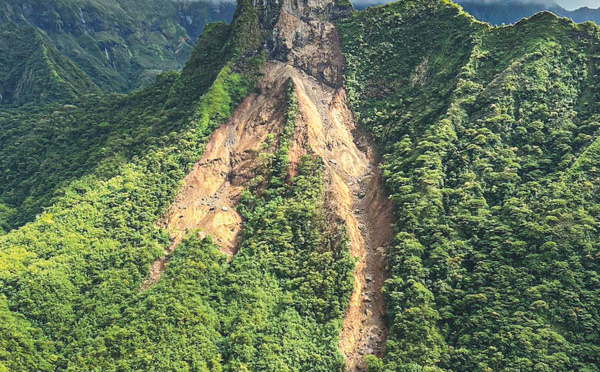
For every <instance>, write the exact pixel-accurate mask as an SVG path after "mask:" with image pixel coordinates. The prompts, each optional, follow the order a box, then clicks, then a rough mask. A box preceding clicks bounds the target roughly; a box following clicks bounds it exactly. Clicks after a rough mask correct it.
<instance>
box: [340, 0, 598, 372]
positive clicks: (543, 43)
mask: <svg viewBox="0 0 600 372" xmlns="http://www.w3.org/2000/svg"><path fill="white" fill-rule="evenodd" d="M339 27H340V31H341V36H342V41H343V45H344V50H345V54H346V58H347V71H346V74H347V84H348V89H349V92H350V98H351V100H352V103H353V107H354V109H355V112H356V115H357V118H358V120H359V124H360V125H361V126H362V127H363V128H365V129H366V130H368V131H369V132H371V133H372V134H373V136H374V137H375V138H376V140H377V142H378V144H379V146H380V149H381V151H382V152H383V153H384V154H385V165H384V169H385V173H384V174H385V177H386V179H387V185H388V187H389V188H390V190H391V192H392V199H393V200H394V201H395V203H396V205H397V213H398V220H397V226H396V228H397V234H398V235H397V238H396V242H395V244H394V246H393V247H391V249H390V252H389V267H390V275H391V278H390V279H389V280H388V282H387V284H386V287H385V291H386V296H387V308H388V320H389V324H390V327H391V328H390V339H389V340H388V344H387V350H386V356H385V357H384V358H383V360H381V361H378V360H375V359H373V360H372V361H371V364H372V369H373V370H375V371H420V370H431V371H434V370H445V371H534V370H535V371H598V370H599V369H598V368H599V367H598V366H599V365H600V360H599V359H598V356H599V355H600V352H599V351H600V335H599V334H598V329H600V323H599V320H598V319H600V317H599V316H600V302H599V300H598V299H599V298H600V297H599V295H600V244H599V240H598V236H599V235H598V234H599V231H598V228H599V222H600V220H599V217H600V216H599V215H598V213H599V212H600V208H599V207H598V205H599V204H598V202H599V201H600V200H598V185H599V184H598V170H597V164H598V162H599V161H600V159H599V158H598V157H597V155H598V154H599V152H598V151H597V148H598V143H600V142H598V141H600V140H599V139H598V137H599V134H600V133H599V131H598V129H599V127H600V124H599V123H598V121H597V115H598V109H599V107H600V106H599V103H598V102H599V101H598V98H597V94H596V92H597V90H598V86H597V84H598V65H597V57H598V55H597V45H598V44H599V42H600V40H599V31H600V29H599V28H598V27H597V26H595V25H592V24H591V23H588V24H582V25H575V24H573V23H571V22H570V21H567V20H565V19H558V18H556V17H555V16H554V15H551V14H550V13H541V14H538V15H536V16H534V17H532V18H531V19H529V20H526V21H523V22H520V23H518V24H517V25H515V26H511V27H503V28H497V27H489V26H486V25H484V24H480V23H477V22H476V21H474V20H473V19H472V18H471V17H470V16H469V15H467V14H466V13H463V12H462V11H461V10H460V8H459V7H458V6H456V5H453V4H452V3H450V2H447V1H416V0H415V1H403V2H398V3H395V4H391V5H388V6H384V7H377V8H372V9H369V10H367V11H365V12H362V13H360V14H355V15H354V16H353V17H352V19H349V20H347V21H344V22H341V23H340V24H339Z"/></svg>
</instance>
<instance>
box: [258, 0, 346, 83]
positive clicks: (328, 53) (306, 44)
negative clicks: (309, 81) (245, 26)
mask: <svg viewBox="0 0 600 372" xmlns="http://www.w3.org/2000/svg"><path fill="white" fill-rule="evenodd" d="M253 6H255V7H257V8H258V9H259V22H260V26H261V28H262V29H263V30H264V31H266V33H267V35H268V36H267V40H266V41H265V46H266V48H267V49H268V51H269V53H270V57H271V58H272V59H274V60H278V61H281V62H287V63H289V64H291V65H293V66H294V67H296V68H298V69H300V70H303V71H304V72H306V73H307V74H309V75H312V76H314V77H315V78H317V79H318V80H319V81H321V82H323V83H325V84H328V85H330V86H332V87H339V86H341V85H342V64H343V57H342V50H341V44H340V40H339V36H338V33H337V30H336V28H335V26H334V25H333V23H332V21H334V20H336V19H339V18H342V17H345V16H347V15H348V14H350V12H351V11H352V5H351V4H350V3H343V4H342V3H340V2H338V1H336V0H253Z"/></svg>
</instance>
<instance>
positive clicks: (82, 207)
mask: <svg viewBox="0 0 600 372" xmlns="http://www.w3.org/2000/svg"><path fill="white" fill-rule="evenodd" d="M241 6H242V7H243V6H248V4H242V5H241ZM256 24H257V20H256V13H254V12H251V11H249V12H245V13H243V16H241V17H239V18H238V19H236V20H235V21H234V22H233V23H232V25H231V26H227V25H225V24H216V25H213V26H210V27H207V29H206V31H205V33H204V34H203V36H201V37H200V39H199V42H198V44H197V46H196V49H195V51H194V53H193V55H192V57H191V58H190V62H189V63H188V65H187V66H186V68H184V69H183V71H182V73H181V74H178V73H168V74H163V75H161V76H160V77H159V79H158V80H157V82H156V83H155V84H154V85H153V86H151V87H149V88H147V89H144V90H141V91H139V92H136V93H134V94H130V95H127V96H123V95H112V96H102V97H100V96H97V97H85V98H82V99H80V100H76V101H73V102H72V104H69V105H62V104H58V103H52V104H49V105H47V106H43V107H38V106H34V105H26V106H23V107H21V108H18V109H6V110H4V111H2V113H1V115H2V118H3V119H2V120H1V121H0V123H1V125H2V126H3V130H2V136H3V137H2V139H1V141H2V143H3V144H6V145H5V146H3V148H2V150H1V151H0V159H2V160H1V162H0V164H1V166H2V168H3V169H4V170H5V171H4V172H3V173H2V174H3V177H4V179H3V180H2V182H1V185H2V194H0V195H2V199H1V200H2V203H3V204H0V228H2V230H3V231H7V233H6V234H5V235H3V236H1V237H0V370H2V369H8V370H10V371H31V370H39V371H56V370H61V371H66V370H93V371H129V370H139V371H146V370H159V371H167V370H169V371H171V370H172V371H215V372H216V371H232V372H233V371H244V370H253V371H255V370H265V371H307V370H312V371H322V372H330V371H340V372H341V371H343V369H344V360H343V357H342V355H341V354H340V352H339V351H338V349H337V344H338V341H339V333H340V329H341V317H342V316H343V313H344V309H345V306H346V302H347V300H348V297H349V294H350V292H351V290H352V270H353V267H354V261H353V259H352V258H351V257H350V256H349V254H348V249H347V243H346V238H345V232H344V231H343V230H340V229H339V228H337V227H336V225H335V224H332V223H331V221H328V219H329V218H330V217H329V216H328V215H327V214H326V212H325V209H324V208H323V203H324V197H325V193H324V189H323V180H322V175H321V174H322V167H323V164H321V162H320V160H318V159H314V158H311V157H304V158H303V159H302V160H301V161H300V164H299V165H298V167H297V169H296V170H295V175H294V176H293V177H291V176H290V172H289V169H288V168H289V165H288V164H287V162H286V161H284V159H286V158H287V153H288V151H289V145H290V141H291V136H292V135H293V132H294V124H295V118H296V113H297V103H296V98H295V96H294V93H293V88H292V87H291V86H290V88H289V90H288V110H287V120H286V122H285V123H284V125H283V127H282V132H281V135H279V136H278V137H277V138H278V141H276V143H272V144H270V145H269V144H266V147H268V146H274V147H275V148H274V149H269V150H270V151H265V154H264V156H262V157H261V158H262V159H264V166H263V167H261V169H260V172H259V173H260V174H258V175H257V177H256V179H254V180H253V181H252V182H251V185H250V187H249V189H248V190H246V191H245V192H244V193H243V196H242V201H241V202H240V205H239V211H240V213H241V214H242V215H243V217H244V218H245V220H246V223H245V224H244V230H243V236H242V239H241V246H240V251H239V253H238V254H237V255H236V257H235V259H234V260H233V262H231V264H227V263H226V258H225V256H224V255H222V254H221V253H220V252H219V251H218V248H217V247H216V246H215V245H214V244H213V243H211V241H210V240H208V239H206V240H198V239H197V238H196V237H195V234H194V232H189V235H188V237H187V239H185V240H184V241H183V242H182V243H181V244H180V245H179V246H178V247H177V249H176V250H175V252H174V253H173V255H172V256H170V260H169V262H168V264H167V268H166V271H165V272H164V274H163V277H162V279H161V280H160V282H159V283H157V284H156V285H155V286H153V287H151V288H149V289H147V290H145V291H143V292H140V291H139V289H140V285H141V283H142V281H143V280H144V278H145V277H147V276H148V274H149V268H150V266H151V264H152V263H153V262H154V260H156V259H157V258H158V257H161V256H162V255H163V254H164V253H163V252H164V249H165V248H166V247H167V246H168V245H169V238H168V234H167V232H166V231H165V230H163V229H160V228H159V227H157V226H156V221H157V220H158V218H159V216H160V215H161V214H162V213H163V212H164V211H165V209H166V208H167V207H168V206H169V205H170V203H171V202H172V200H173V198H174V196H175V194H176V192H177V190H178V186H179V185H180V182H181V180H182V179H183V177H184V176H185V174H186V172H188V171H189V169H190V167H191V165H192V164H193V162H195V161H196V160H197V159H198V158H199V157H200V155H201V153H202V150H203V145H204V143H205V142H206V140H207V138H208V136H209V134H210V133H211V132H212V131H213V130H214V128H215V127H216V126H217V125H218V124H220V123H222V122H223V121H225V120H226V119H227V118H229V117H230V116H231V113H232V110H233V108H234V107H235V106H236V105H237V104H238V103H239V102H240V101H241V99H242V98H243V97H245V96H246V95H248V94H249V92H251V90H252V89H254V87H255V85H256V81H257V79H258V77H259V73H258V71H260V68H261V65H262V63H263V61H264V55H263V54H262V53H256V52H254V51H256V50H258V49H259V48H258V46H259V45H260V44H259V41H260V40H261V37H262V36H261V35H260V31H259V30H258V28H257V27H256ZM232 45H233V46H234V48H231V46H232ZM242 55H243V56H244V58H240V56H242ZM204 65H206V66H208V68H204V67H203V66H204ZM190 96H191V98H190ZM180 97H185V98H186V99H180ZM74 149H79V150H78V151H74ZM271 150H272V151H271ZM269 154H274V155H269ZM274 163H277V164H278V165H277V167H275V166H273V164H274ZM42 208H45V209H44V210H43V212H42V213H41V214H39V215H38V216H37V217H36V218H35V220H34V221H32V222H29V223H26V224H25V225H23V226H21V227H20V228H15V227H16V226H19V225H21V224H23V223H25V222H27V221H28V220H30V219H31V218H33V217H34V216H35V215H36V214H38V213H39V212H40V211H41V209H42ZM15 216H16V218H15ZM11 228H12V230H10V229H11ZM9 230H10V231H9Z"/></svg>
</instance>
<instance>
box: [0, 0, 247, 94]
mask: <svg viewBox="0 0 600 372" xmlns="http://www.w3.org/2000/svg"><path fill="white" fill-rule="evenodd" d="M234 9H235V3H231V2H225V3H222V4H218V3H215V2H211V1H206V2H204V1H194V2H187V1H171V0H151V1H137V0H101V1H100V0H93V1H87V0H86V1H81V0H51V1H43V2H40V1H33V0H31V1H30V0H28V1H22V0H18V1H17V0H3V1H0V24H2V25H9V24H12V25H13V26H11V27H12V28H14V25H17V27H19V28H29V27H34V28H36V29H37V30H38V31H40V32H42V33H43V34H44V35H45V36H46V37H47V38H48V40H50V41H51V42H52V44H53V45H54V46H55V47H56V49H57V50H58V51H60V52H61V53H62V54H63V55H64V57H65V58H68V59H70V60H71V61H72V62H73V63H74V64H75V65H77V66H78V67H79V68H80V69H81V70H83V71H84V72H85V73H86V74H87V75H88V76H89V77H90V78H91V79H92V81H93V82H94V83H95V84H96V85H97V86H99V87H100V88H101V89H102V90H104V91H107V92H124V91H129V90H132V89H134V88H138V87H140V86H147V85H149V84H151V83H152V81H153V80H154V77H155V76H156V74H157V73H159V72H162V71H169V70H178V69H180V68H181V67H183V65H184V63H185V62H186V61H187V59H188V57H189V56H190V53H191V51H192V49H193V45H194V43H195V41H196V39H197V38H198V36H199V34H200V32H201V31H202V30H203V28H204V26H205V25H206V24H207V23H209V22H214V21H223V20H224V21H229V20H231V17H232V15H233V11H234ZM30 42H33V41H30ZM27 44H28V43H25V45H27ZM5 62H11V63H13V64H18V63H19V61H17V60H14V61H5Z"/></svg>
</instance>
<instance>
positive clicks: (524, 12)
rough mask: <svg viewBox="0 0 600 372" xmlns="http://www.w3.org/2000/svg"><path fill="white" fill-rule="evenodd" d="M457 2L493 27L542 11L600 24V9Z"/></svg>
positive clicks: (548, 3)
mask: <svg viewBox="0 0 600 372" xmlns="http://www.w3.org/2000/svg"><path fill="white" fill-rule="evenodd" d="M457 2H458V3H459V4H460V5H461V6H462V7H463V9H464V10H465V11H466V12H468V13H470V14H471V15H472V16H473V17H475V18H477V19H479V20H480V21H484V22H489V23H491V24H493V25H501V24H503V23H505V24H511V23H515V22H518V21H519V20H521V19H523V18H527V17H531V16H532V15H533V14H535V13H538V12H542V11H550V12H552V13H554V14H556V15H557V16H559V17H567V18H570V19H572V20H573V21H574V22H576V23H582V22H587V21H592V22H595V23H600V9H590V8H588V7H583V8H579V9H576V10H573V11H570V10H567V9H565V8H564V7H562V6H560V5H559V4H557V3H556V2H554V1H532V2H526V3H523V2H520V1H514V0H508V1H497V2H496V1H492V2H481V1H478V0H459V1H457Z"/></svg>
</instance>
